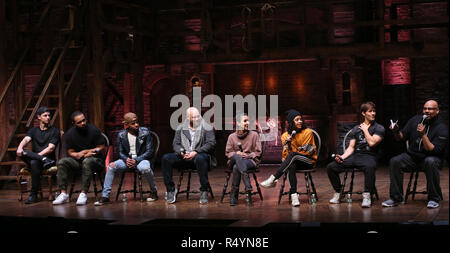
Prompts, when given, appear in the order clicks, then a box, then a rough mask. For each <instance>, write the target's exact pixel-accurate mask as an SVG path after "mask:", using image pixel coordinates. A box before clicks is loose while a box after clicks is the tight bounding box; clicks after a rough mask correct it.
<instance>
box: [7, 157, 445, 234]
mask: <svg viewBox="0 0 450 253" xmlns="http://www.w3.org/2000/svg"><path fill="white" fill-rule="evenodd" d="M275 169H276V167H270V166H268V167H262V169H261V172H260V173H259V174H258V181H259V182H261V181H263V180H264V179H266V178H267V177H268V176H269V175H270V174H271V173H273V172H274V171H275ZM174 175H175V176H174V181H175V182H177V180H178V171H174ZM155 176H156V183H157V187H158V189H159V190H158V195H159V200H158V201H156V202H140V201H139V200H138V199H136V200H134V199H133V197H132V196H131V194H128V201H127V202H125V203H124V202H122V200H121V199H119V200H118V201H117V202H116V201H114V199H113V203H111V204H108V205H104V206H94V202H95V198H94V194H93V192H91V193H90V194H89V199H88V204H87V205H85V206H76V205H75V202H76V198H77V195H74V196H72V200H71V202H69V203H66V204H63V205H57V206H54V205H52V203H51V202H50V201H48V200H46V199H45V200H43V201H40V202H38V203H35V204H31V205H25V204H24V203H23V202H20V201H18V200H17V199H18V193H17V188H16V187H15V183H9V184H8V186H7V187H6V188H7V189H3V190H0V216H3V217H17V218H19V217H35V218H48V217H63V218H65V219H78V220H92V219H95V220H104V221H107V222H108V223H109V224H110V225H115V224H116V225H140V224H151V223H152V222H154V223H155V224H156V223H158V224H163V223H164V222H162V223H161V221H165V222H167V221H169V220H171V221H175V222H176V220H194V221H195V220H198V221H199V222H201V220H221V221H223V222H224V223H222V225H223V226H226V227H262V226H265V225H267V224H271V223H302V224H316V223H422V222H424V223H432V224H442V223H443V224H448V220H449V210H448V202H449V201H448V200H449V180H448V179H449V169H448V167H446V168H443V169H442V171H441V188H442V192H443V196H444V200H443V201H441V203H440V204H441V206H440V208H437V209H428V208H426V196H425V195H422V194H419V195H416V198H415V200H412V199H411V198H410V199H409V200H408V203H407V204H405V205H400V206H397V207H392V208H383V207H381V202H382V201H384V200H386V199H388V197H389V170H388V168H386V167H381V168H378V170H377V174H376V177H377V180H376V186H377V189H378V194H379V197H380V200H378V201H376V200H375V201H374V202H373V205H372V207H371V208H361V195H358V194H356V195H353V202H352V203H350V204H349V203H347V202H343V203H341V204H338V205H331V204H328V200H329V199H330V198H331V197H332V194H333V190H332V187H331V185H330V183H329V180H328V177H327V174H326V169H325V168H319V169H318V170H317V172H315V173H313V179H314V183H315V186H316V189H317V193H318V195H319V196H318V197H319V200H318V202H317V203H316V204H309V203H308V200H307V197H306V195H302V196H301V197H300V202H301V205H300V207H292V206H291V205H290V203H289V201H288V196H283V199H282V201H281V204H280V205H278V204H277V200H278V193H279V189H280V186H281V182H278V184H277V186H276V188H273V189H264V188H262V193H263V197H264V200H263V201H261V200H260V199H259V196H258V195H254V196H253V206H251V207H247V206H246V205H245V200H244V198H245V197H244V196H243V195H241V196H240V198H239V204H238V205H237V206H230V205H229V197H228V196H226V197H225V199H224V201H223V203H220V197H221V193H222V189H223V185H224V182H225V173H224V172H223V168H216V169H214V170H213V171H211V172H210V174H209V179H210V183H211V186H212V188H213V192H214V196H215V198H214V199H211V198H210V199H209V203H208V204H206V205H201V204H199V194H192V195H191V196H190V199H189V200H186V195H185V194H180V195H179V196H178V199H177V202H176V203H175V204H167V203H166V201H165V200H164V192H165V187H164V184H163V180H162V177H161V171H160V169H159V168H157V170H156V173H155ZM408 178H409V174H407V176H405V180H404V181H405V188H406V183H407V179H408ZM186 179H187V176H185V178H184V183H183V185H182V187H185V186H186ZM298 179H299V183H298V187H299V190H301V191H304V190H305V184H304V177H303V174H298ZM348 180H349V179H348ZM280 181H281V180H280ZM252 183H253V180H252ZM125 184H126V186H127V187H128V188H129V187H131V184H132V178H131V174H129V177H127V178H126V179H125ZM354 185H355V190H361V188H362V185H363V175H362V174H360V173H357V174H356V176H355V184H354ZM425 185H426V180H425V176H424V174H423V173H422V174H420V176H419V183H418V188H419V189H423V188H424V187H425ZM117 187H118V177H116V178H115V181H114V185H113V191H112V195H111V196H115V192H116V190H117ZM144 187H145V189H148V185H147V183H146V182H144ZM191 187H192V189H198V187H199V182H198V177H197V175H193V177H192V179H191ZM242 187H243V185H242V184H241V189H242ZM92 188H93V187H92V184H91V189H92ZM288 188H289V183H288V181H286V186H285V190H288ZM138 196H139V195H138ZM26 197H27V196H24V198H26ZM46 197H47V193H46V192H45V191H44V198H46ZM145 197H146V196H145ZM194 225H195V224H194Z"/></svg>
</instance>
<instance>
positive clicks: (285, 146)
mask: <svg viewBox="0 0 450 253" xmlns="http://www.w3.org/2000/svg"><path fill="white" fill-rule="evenodd" d="M296 133H297V132H296V131H295V130H292V133H291V135H290V137H291V138H292V137H294V135H295V134H296ZM291 141H292V139H291V140H290V141H286V143H285V144H284V147H283V149H285V148H287V146H288V143H290V142H291Z"/></svg>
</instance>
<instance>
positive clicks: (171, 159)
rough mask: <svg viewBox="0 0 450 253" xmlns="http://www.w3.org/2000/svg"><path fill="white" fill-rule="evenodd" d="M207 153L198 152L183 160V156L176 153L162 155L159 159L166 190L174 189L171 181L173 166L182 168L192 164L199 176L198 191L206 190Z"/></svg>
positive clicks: (207, 187)
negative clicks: (188, 159) (192, 156)
mask: <svg viewBox="0 0 450 253" xmlns="http://www.w3.org/2000/svg"><path fill="white" fill-rule="evenodd" d="M209 160H210V158H209V155H208V154H206V153H198V154H197V155H196V156H195V157H194V159H192V160H191V161H185V160H183V157H182V156H181V155H179V154H176V153H169V154H165V155H163V157H162V159H161V169H162V172H163V176H164V184H165V185H166V189H167V192H173V191H175V184H174V183H173V179H172V177H173V173H172V171H173V168H183V167H185V166H189V165H190V164H191V165H194V166H195V167H196V169H197V172H198V177H199V178H200V191H208V190H209V188H210V186H209V181H208V170H209Z"/></svg>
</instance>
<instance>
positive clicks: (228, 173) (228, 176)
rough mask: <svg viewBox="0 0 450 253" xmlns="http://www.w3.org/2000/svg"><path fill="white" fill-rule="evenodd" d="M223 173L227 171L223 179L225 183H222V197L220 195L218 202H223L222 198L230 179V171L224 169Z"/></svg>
mask: <svg viewBox="0 0 450 253" xmlns="http://www.w3.org/2000/svg"><path fill="white" fill-rule="evenodd" d="M225 173H227V177H226V179H225V184H224V185H223V190H222V197H220V203H222V202H223V198H224V197H225V194H227V188H228V182H229V181H230V175H231V172H228V171H225Z"/></svg>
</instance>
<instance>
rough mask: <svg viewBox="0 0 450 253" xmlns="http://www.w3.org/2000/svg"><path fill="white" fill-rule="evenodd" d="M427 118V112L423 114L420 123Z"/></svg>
mask: <svg viewBox="0 0 450 253" xmlns="http://www.w3.org/2000/svg"><path fill="white" fill-rule="evenodd" d="M426 118H427V115H426V114H424V115H422V122H420V124H423V121H424V120H425V119H426Z"/></svg>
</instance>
